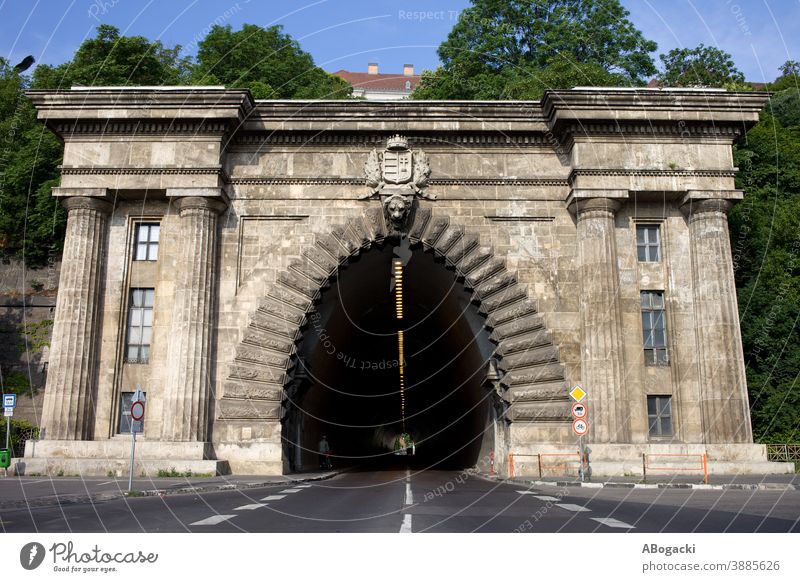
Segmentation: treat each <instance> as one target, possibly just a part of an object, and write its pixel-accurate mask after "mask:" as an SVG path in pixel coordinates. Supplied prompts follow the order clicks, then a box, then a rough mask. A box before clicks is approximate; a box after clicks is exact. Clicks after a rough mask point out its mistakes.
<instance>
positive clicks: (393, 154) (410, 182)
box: [363, 135, 436, 200]
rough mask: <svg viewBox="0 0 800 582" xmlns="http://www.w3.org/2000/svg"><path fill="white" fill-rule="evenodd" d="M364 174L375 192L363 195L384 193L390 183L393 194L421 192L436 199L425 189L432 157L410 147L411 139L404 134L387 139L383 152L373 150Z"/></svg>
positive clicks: (429, 197) (422, 195)
mask: <svg viewBox="0 0 800 582" xmlns="http://www.w3.org/2000/svg"><path fill="white" fill-rule="evenodd" d="M364 175H365V176H366V182H367V186H368V187H369V188H370V190H371V192H370V193H369V194H366V195H365V196H363V198H370V197H372V196H375V195H376V194H381V193H382V192H381V191H382V190H384V188H387V185H391V186H392V187H389V188H388V190H390V191H391V194H392V195H394V194H399V195H418V196H421V197H422V198H427V199H429V200H434V199H435V198H436V196H434V195H432V194H427V193H426V192H425V188H426V187H427V186H428V178H430V175H431V167H430V164H429V162H428V156H426V155H425V152H423V151H422V150H419V151H416V152H412V151H411V150H410V149H409V148H408V140H406V138H404V137H403V136H400V135H395V136H393V137H390V138H389V139H388V140H386V149H385V150H384V151H383V152H378V150H372V151H371V152H370V154H369V157H368V158H367V161H366V163H365V164H364ZM384 194H389V192H385V193H384Z"/></svg>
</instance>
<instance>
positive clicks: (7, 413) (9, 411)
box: [3, 406, 14, 416]
mask: <svg viewBox="0 0 800 582" xmlns="http://www.w3.org/2000/svg"><path fill="white" fill-rule="evenodd" d="M3 416H14V409H13V408H12V407H11V406H4V407H3Z"/></svg>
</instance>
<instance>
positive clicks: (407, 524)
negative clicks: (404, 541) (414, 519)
mask: <svg viewBox="0 0 800 582" xmlns="http://www.w3.org/2000/svg"><path fill="white" fill-rule="evenodd" d="M399 533H411V514H410V513H406V514H405V515H404V516H403V525H401V526H400V532H399Z"/></svg>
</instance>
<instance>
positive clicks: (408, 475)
mask: <svg viewBox="0 0 800 582" xmlns="http://www.w3.org/2000/svg"><path fill="white" fill-rule="evenodd" d="M406 483H411V469H406Z"/></svg>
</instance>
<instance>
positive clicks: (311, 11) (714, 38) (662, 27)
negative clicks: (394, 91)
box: [0, 0, 800, 81]
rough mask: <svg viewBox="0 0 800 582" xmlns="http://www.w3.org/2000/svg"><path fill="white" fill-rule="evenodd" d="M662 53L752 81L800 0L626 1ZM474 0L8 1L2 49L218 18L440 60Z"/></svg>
mask: <svg viewBox="0 0 800 582" xmlns="http://www.w3.org/2000/svg"><path fill="white" fill-rule="evenodd" d="M622 3H623V4H624V5H625V7H626V8H627V9H628V10H629V11H630V12H631V16H630V18H631V20H633V22H634V23H635V24H636V26H637V27H638V28H639V29H640V30H641V31H642V32H643V33H644V34H645V36H646V37H647V38H650V39H653V40H655V41H656V42H658V47H659V48H658V51H657V52H656V55H655V56H656V57H657V55H658V54H659V53H662V52H667V51H668V50H670V49H672V48H675V47H694V46H696V45H698V44H699V43H704V44H706V45H711V46H718V47H720V48H721V49H723V50H725V51H727V52H729V53H731V54H732V55H733V57H734V60H735V62H736V64H737V66H738V67H739V68H740V69H741V70H742V71H743V72H744V73H745V76H746V77H747V79H748V80H751V81H765V80H772V79H774V78H775V77H776V76H777V74H778V66H779V65H781V64H782V63H783V62H784V61H786V60H788V59H793V60H800V0H622ZM468 5H469V2H468V0H392V1H389V0H370V1H363V0H283V1H273V0H0V55H2V56H5V57H7V58H9V60H11V61H12V62H15V63H16V62H18V61H19V60H21V59H22V58H23V57H25V56H26V55H28V54H32V55H34V57H36V59H37V61H38V62H40V63H50V64H57V63H61V62H64V61H66V60H68V59H69V58H71V56H72V53H73V52H74V50H75V49H76V48H77V47H78V46H79V45H80V43H81V42H82V41H83V40H84V39H86V38H89V37H91V36H93V35H94V28H95V26H96V25H97V24H99V23H101V22H104V23H109V24H113V25H115V26H117V27H118V28H120V29H121V30H122V31H123V32H124V33H125V34H130V35H144V36H147V37H150V38H158V39H160V40H161V41H162V42H164V43H165V44H166V45H168V46H172V45H175V44H180V45H182V46H184V47H185V49H186V51H187V52H188V53H194V51H195V48H196V43H197V40H199V39H200V38H202V37H203V35H204V31H205V30H207V28H208V27H209V26H210V25H212V24H213V23H214V22H218V23H222V24H230V25H232V26H233V27H234V28H239V27H240V26H241V24H242V23H245V22H247V23H254V24H259V25H262V26H268V25H271V24H281V25H283V26H284V28H285V30H286V32H288V33H289V34H291V35H292V36H293V37H294V38H295V39H297V40H298V41H299V42H300V44H301V46H302V47H303V49H305V50H306V51H308V52H310V53H311V54H312V55H313V56H314V59H315V61H316V63H317V64H318V65H320V66H322V67H323V68H325V69H326V70H328V71H336V70H338V69H348V70H351V71H365V70H366V65H367V62H370V61H376V62H378V63H379V65H380V70H381V71H382V72H399V71H401V70H402V66H403V64H404V63H413V64H414V65H415V68H416V70H417V71H420V70H422V69H426V68H435V67H436V65H437V62H438V59H437V56H436V48H437V47H438V46H439V43H440V42H441V41H442V40H443V39H445V38H446V37H447V33H448V32H449V30H450V29H451V27H452V26H453V24H454V23H455V21H456V20H457V18H458V12H459V11H460V10H463V9H464V8H465V7H467V6H468Z"/></svg>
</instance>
